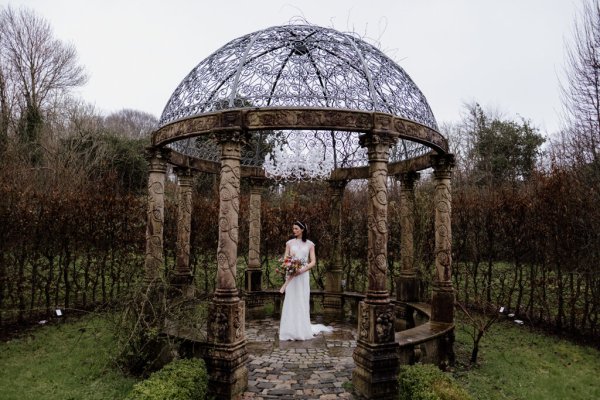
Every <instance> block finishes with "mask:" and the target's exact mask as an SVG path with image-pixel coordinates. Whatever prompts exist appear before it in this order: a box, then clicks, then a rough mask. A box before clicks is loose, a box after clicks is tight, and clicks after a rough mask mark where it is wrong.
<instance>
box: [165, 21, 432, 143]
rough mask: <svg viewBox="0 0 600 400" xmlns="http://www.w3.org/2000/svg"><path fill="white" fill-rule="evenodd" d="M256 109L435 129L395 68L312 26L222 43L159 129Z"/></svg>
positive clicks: (184, 86) (184, 85) (185, 84)
mask: <svg viewBox="0 0 600 400" xmlns="http://www.w3.org/2000/svg"><path fill="white" fill-rule="evenodd" d="M256 107H260V108H269V107H275V108H281V107H311V108H327V109H342V110H355V111H375V112H383V113H388V114H392V115H395V116H398V117H401V118H404V119H407V120H410V121H413V122H416V123H418V124H421V125H424V126H426V127H429V128H431V129H433V130H436V131H437V123H436V121H435V118H434V116H433V113H432V112H431V109H430V107H429V105H428V104H427V100H426V99H425V96H424V95H423V93H421V91H420V90H419V88H418V87H417V86H416V85H415V84H414V82H413V81H412V80H411V79H410V77H409V76H408V74H407V73H406V72H405V71H404V70H403V69H402V68H401V67H400V66H398V64H396V63H395V62H394V61H392V60H391V59H390V58H388V57H387V56H386V55H385V54H383V53H382V52H381V51H380V50H379V49H377V48H375V47H374V46H372V45H370V44H368V43H367V42H365V41H363V40H361V39H359V38H357V37H355V36H353V35H350V34H346V33H341V32H338V31H336V30H333V29H328V28H322V27H318V26H313V25H285V26H276V27H271V28H268V29H265V30H261V31H258V32H254V33H251V34H248V35H245V36H242V37H240V38H238V39H235V40H233V41H231V42H229V43H228V44H226V45H225V46H223V47H222V48H220V49H219V50H217V51H216V52H215V53H213V54H212V55H211V56H209V57H208V58H206V59H205V60H204V61H202V62H200V64H198V65H197V66H196V67H195V68H194V69H193V70H192V71H191V72H190V73H189V74H188V75H187V76H186V77H185V79H184V80H183V81H182V82H181V84H180V85H179V86H178V87H177V89H176V90H175V92H174V93H173V94H172V95H171V98H170V99H169V101H168V103H167V105H166V107H165V109H164V111H163V113H162V116H161V118H160V121H159V126H160V127H163V126H165V125H167V124H169V123H171V122H174V121H177V120H182V119H186V118H191V117H196V116H199V115H203V114H207V113H211V112H214V111H218V110H222V109H225V108H238V109H239V108H256Z"/></svg>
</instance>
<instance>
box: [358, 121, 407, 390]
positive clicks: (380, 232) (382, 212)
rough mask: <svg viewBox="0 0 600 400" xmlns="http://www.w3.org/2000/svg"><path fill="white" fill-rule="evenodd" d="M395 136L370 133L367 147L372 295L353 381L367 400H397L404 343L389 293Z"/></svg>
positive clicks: (362, 312) (361, 317)
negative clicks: (389, 186) (390, 193)
mask: <svg viewBox="0 0 600 400" xmlns="http://www.w3.org/2000/svg"><path fill="white" fill-rule="evenodd" d="M394 142H395V137H393V136H391V135H386V134H379V135H378V134H374V133H371V134H365V135H363V136H361V138H360V143H361V146H363V147H367V150H368V156H369V204H368V207H369V209H368V243H369V248H368V263H369V268H368V270H369V273H368V274H369V277H368V278H369V287H368V291H367V297H366V299H365V300H364V301H361V302H360V304H359V309H358V340H357V343H356V348H355V350H354V354H353V358H354V361H355V363H356V368H355V369H354V371H353V372H352V383H353V385H354V388H355V389H356V391H357V392H358V393H359V394H360V395H362V396H364V397H367V398H377V399H393V398H396V396H397V393H396V390H397V384H396V380H397V373H398V344H397V343H396V342H395V338H394V318H395V313H394V306H393V305H392V304H391V302H390V298H389V293H388V290H387V282H386V281H387V269H388V265H387V241H388V221H387V206H388V198H387V197H388V195H387V177H388V174H387V166H388V158H389V150H390V145H392V144H393V143H394Z"/></svg>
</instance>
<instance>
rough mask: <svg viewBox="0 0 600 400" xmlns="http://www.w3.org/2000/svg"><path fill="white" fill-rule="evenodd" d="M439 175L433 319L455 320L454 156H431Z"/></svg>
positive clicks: (436, 198)
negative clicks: (452, 192) (452, 194)
mask: <svg viewBox="0 0 600 400" xmlns="http://www.w3.org/2000/svg"><path fill="white" fill-rule="evenodd" d="M431 161H432V165H433V170H434V172H433V175H434V179H435V197H434V203H435V275H434V281H433V294H432V309H431V319H432V321H437V322H449V323H451V322H453V320H454V290H453V288H452V270H451V267H452V221H451V210H452V197H451V193H450V182H451V176H452V167H453V166H454V156H453V155H452V154H445V155H436V156H432V157H431Z"/></svg>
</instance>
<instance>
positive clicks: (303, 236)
mask: <svg viewBox="0 0 600 400" xmlns="http://www.w3.org/2000/svg"><path fill="white" fill-rule="evenodd" d="M293 225H296V226H297V227H298V228H300V229H302V241H303V242H306V239H307V236H308V229H306V225H305V224H303V223H302V222H300V221H294V223H293Z"/></svg>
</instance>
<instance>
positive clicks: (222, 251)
mask: <svg viewBox="0 0 600 400" xmlns="http://www.w3.org/2000/svg"><path fill="white" fill-rule="evenodd" d="M217 138H218V141H219V144H220V146H221V176H220V184H219V245H218V248H217V289H216V295H217V296H218V297H231V298H232V300H234V299H237V293H238V291H237V288H236V283H235V277H236V265H237V246H238V232H239V226H238V218H239V210H240V151H241V141H242V136H241V133H240V132H227V133H224V134H220V135H219V136H218V137H217Z"/></svg>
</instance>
